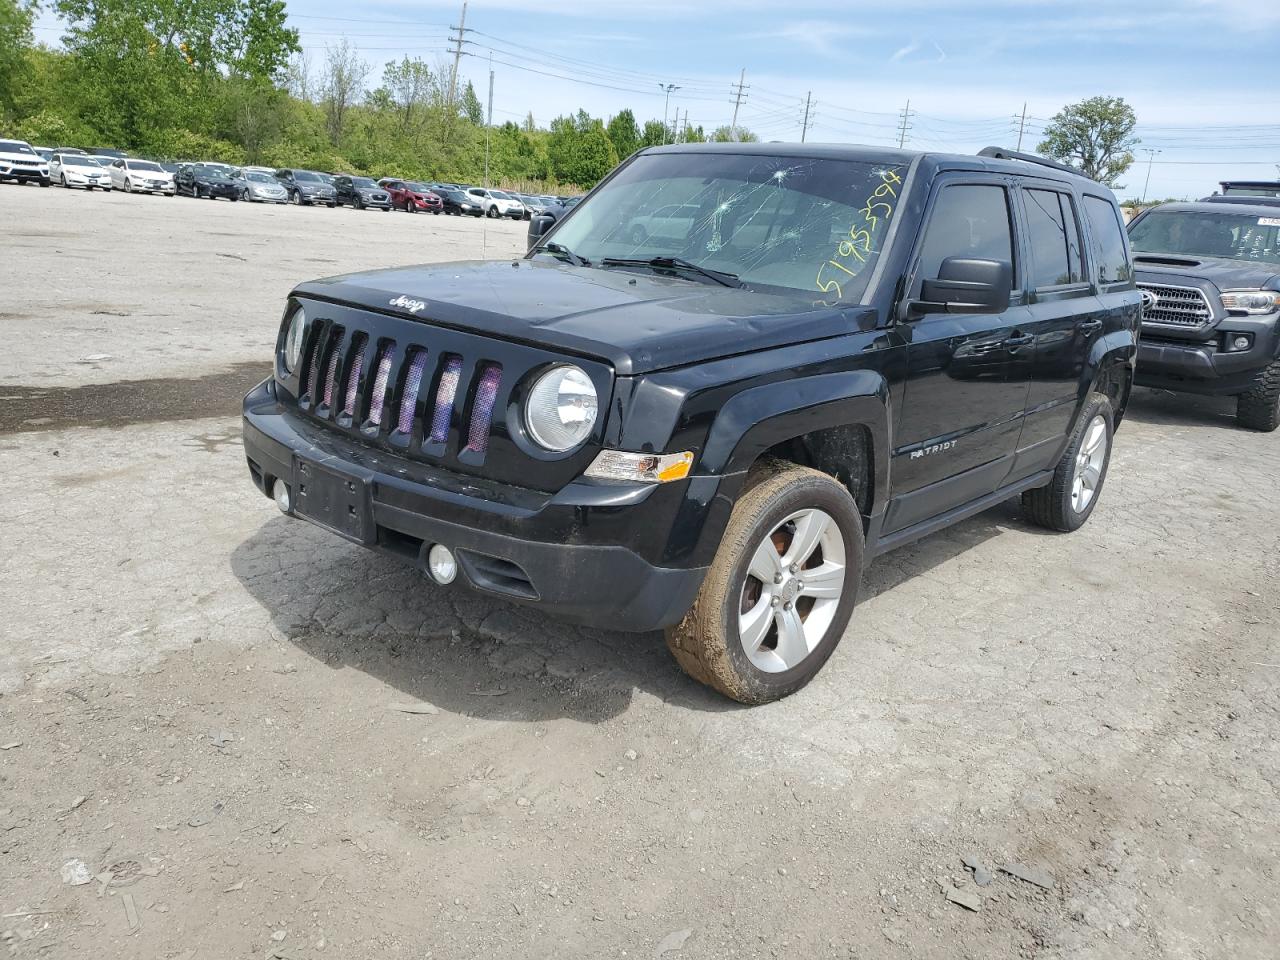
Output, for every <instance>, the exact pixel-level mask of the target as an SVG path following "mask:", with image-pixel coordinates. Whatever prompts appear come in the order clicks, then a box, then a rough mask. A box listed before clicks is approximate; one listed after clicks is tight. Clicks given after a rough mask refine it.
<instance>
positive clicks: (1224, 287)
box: [1129, 196, 1280, 431]
mask: <svg viewBox="0 0 1280 960" xmlns="http://www.w3.org/2000/svg"><path fill="white" fill-rule="evenodd" d="M1248 199H1249V198H1247V197H1243V196H1233V197H1232V201H1233V202H1229V203H1222V202H1214V203H1166V204H1162V205H1161V206H1158V207H1154V208H1153V209H1151V210H1148V211H1147V212H1145V213H1143V214H1141V215H1140V216H1138V217H1135V218H1134V220H1133V222H1132V223H1131V224H1129V239H1130V242H1131V243H1132V244H1133V250H1134V256H1133V259H1134V265H1135V267H1136V268H1137V272H1138V286H1139V287H1141V288H1142V291H1143V297H1144V298H1145V299H1146V301H1147V303H1146V309H1145V310H1144V311H1143V320H1142V342H1141V344H1140V346H1139V356H1140V358H1141V359H1140V363H1139V364H1138V381H1137V382H1138V383H1139V384H1142V385H1143V386H1150V387H1162V388H1164V389H1166V390H1182V391H1186V392H1188V393H1202V394H1217V395H1220V396H1235V397H1236V398H1237V400H1236V419H1237V420H1238V421H1239V422H1240V424H1241V425H1242V426H1245V427H1250V428H1252V429H1254V430H1263V431H1271V430H1275V429H1276V427H1277V426H1280V210H1277V209H1276V208H1275V207H1273V206H1270V205H1264V204H1250V203H1247V202H1245V201H1247V200H1248Z"/></svg>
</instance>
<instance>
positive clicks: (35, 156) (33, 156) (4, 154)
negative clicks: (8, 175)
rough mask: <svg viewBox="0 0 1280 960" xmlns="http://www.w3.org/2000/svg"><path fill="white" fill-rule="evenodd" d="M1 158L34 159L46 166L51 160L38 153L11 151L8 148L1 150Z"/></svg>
mask: <svg viewBox="0 0 1280 960" xmlns="http://www.w3.org/2000/svg"><path fill="white" fill-rule="evenodd" d="M0 160H34V161H35V162H36V163H43V164H45V165H46V166H48V164H49V161H48V160H46V159H45V158H44V157H42V156H40V154H38V153H10V152H9V151H7V150H0Z"/></svg>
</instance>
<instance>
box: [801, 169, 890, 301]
mask: <svg viewBox="0 0 1280 960" xmlns="http://www.w3.org/2000/svg"><path fill="white" fill-rule="evenodd" d="M876 173H877V174H879V176H880V181H881V182H880V183H879V184H878V185H877V186H876V188H875V189H874V190H872V191H871V194H870V195H869V196H868V197H867V200H866V203H864V204H863V205H862V208H861V209H860V210H859V211H858V212H859V213H860V214H862V222H861V223H855V224H854V225H853V226H851V227H850V228H849V239H848V240H841V241H840V243H839V244H838V245H837V246H836V256H835V257H834V258H832V259H829V260H826V261H824V262H823V263H822V264H821V265H820V266H819V267H818V275H817V277H816V278H815V279H814V283H815V285H816V286H817V288H818V289H819V290H821V291H822V292H823V293H831V292H832V291H833V290H834V291H835V295H836V299H835V301H834V302H839V301H840V300H842V299H843V298H844V290H843V289H842V288H841V286H840V284H841V283H847V282H848V281H846V280H845V279H844V277H845V276H846V275H847V276H850V277H856V276H857V275H858V270H860V269H861V268H862V265H863V264H865V263H866V262H867V256H868V255H869V254H870V253H871V239H872V238H871V232H872V231H873V230H875V229H876V227H878V226H879V225H880V221H881V220H882V219H883V220H888V219H889V218H890V217H891V216H893V203H892V201H893V200H895V199H897V196H898V191H897V190H896V189H894V188H895V187H896V186H897V185H898V184H900V183H902V178H901V177H900V176H898V174H897V172H895V171H893V170H877V171H876ZM823 302H824V303H826V301H823ZM827 305H828V306H831V305H832V304H830V303H828V304H827Z"/></svg>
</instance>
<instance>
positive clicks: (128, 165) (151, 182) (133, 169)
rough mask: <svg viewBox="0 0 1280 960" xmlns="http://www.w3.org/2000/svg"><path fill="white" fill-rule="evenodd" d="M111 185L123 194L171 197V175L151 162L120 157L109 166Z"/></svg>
mask: <svg viewBox="0 0 1280 960" xmlns="http://www.w3.org/2000/svg"><path fill="white" fill-rule="evenodd" d="M111 185H112V186H114V187H115V188H116V189H117V190H123V191H124V192H125V193H167V194H168V195H169V196H171V197H172V196H173V174H172V173H170V172H169V171H168V170H166V169H165V168H164V167H162V166H160V164H158V163H156V162H154V161H152V160H135V159H134V158H133V157H122V158H121V159H119V160H116V161H114V162H113V163H112V164H111Z"/></svg>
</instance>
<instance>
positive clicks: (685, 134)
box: [680, 107, 689, 143]
mask: <svg viewBox="0 0 1280 960" xmlns="http://www.w3.org/2000/svg"><path fill="white" fill-rule="evenodd" d="M688 138H689V108H688V107H685V108H684V120H683V121H682V122H681V124H680V143H686V142H687V141H688Z"/></svg>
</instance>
